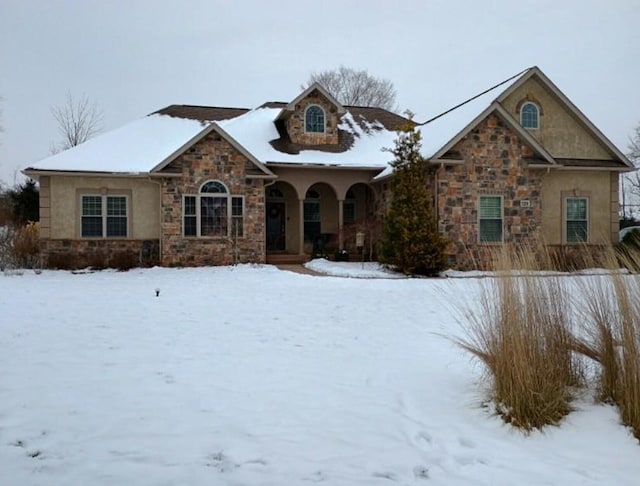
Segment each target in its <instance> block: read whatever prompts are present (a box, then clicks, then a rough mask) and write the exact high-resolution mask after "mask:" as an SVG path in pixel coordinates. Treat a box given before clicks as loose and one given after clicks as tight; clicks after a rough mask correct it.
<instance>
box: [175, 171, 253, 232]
mask: <svg viewBox="0 0 640 486" xmlns="http://www.w3.org/2000/svg"><path fill="white" fill-rule="evenodd" d="M207 182H212V181H207ZM207 182H205V183H204V184H202V185H201V186H200V189H202V188H203V187H204V185H205V184H206V183H207ZM215 182H220V181H215ZM221 184H222V185H224V184H223V183H221ZM224 186H225V188H227V186H226V185H224ZM187 197H194V198H195V199H196V214H195V216H196V234H195V235H185V231H184V230H185V224H184V221H185V216H187V215H186V214H185V198H187ZM202 197H220V198H226V199H227V234H226V235H214V236H202V226H201V224H200V222H201V214H200V199H201V198H202ZM234 198H240V199H241V200H242V236H238V238H244V237H245V234H246V233H245V224H244V223H245V218H246V206H245V197H244V195H240V194H230V193H229V191H228V189H227V192H226V193H222V192H201V193H198V194H183V195H182V221H181V225H182V237H183V238H205V239H216V238H229V237H235V234H233V232H232V228H233V221H234V219H239V218H238V217H237V216H233V199H234ZM189 216H190V217H193V215H189Z"/></svg>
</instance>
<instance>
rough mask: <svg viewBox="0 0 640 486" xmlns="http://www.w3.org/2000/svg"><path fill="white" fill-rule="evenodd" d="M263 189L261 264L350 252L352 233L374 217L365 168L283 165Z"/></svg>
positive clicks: (368, 224)
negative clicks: (263, 252)
mask: <svg viewBox="0 0 640 486" xmlns="http://www.w3.org/2000/svg"><path fill="white" fill-rule="evenodd" d="M278 175H279V178H278V180H277V181H276V182H275V183H273V184H271V185H269V186H267V187H266V188H265V219H266V221H265V228H266V237H265V239H266V241H265V245H266V261H267V263H276V264H284V263H303V262H306V261H308V260H309V259H310V258H313V257H316V256H320V255H324V256H328V257H330V258H333V257H334V256H335V254H336V252H338V251H340V250H346V251H348V252H353V253H355V250H356V247H355V244H356V241H355V235H356V233H357V232H359V231H361V232H364V233H367V232H368V230H369V229H370V227H371V226H372V222H373V221H375V219H376V218H375V214H376V207H377V204H376V199H377V195H376V192H375V190H374V189H373V188H372V186H371V185H370V184H369V181H370V180H371V178H372V175H371V173H370V171H356V170H352V171H345V170H327V169H320V170H309V169H306V170H305V169H298V171H293V170H289V171H288V173H285V174H284V175H285V176H288V177H286V178H285V177H283V176H282V175H281V174H278Z"/></svg>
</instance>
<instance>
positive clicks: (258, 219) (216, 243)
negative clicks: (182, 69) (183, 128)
mask: <svg viewBox="0 0 640 486" xmlns="http://www.w3.org/2000/svg"><path fill="white" fill-rule="evenodd" d="M251 167H252V164H251V162H250V161H249V160H247V158H246V157H245V156H243V155H242V154H241V153H240V152H238V151H237V150H236V149H235V148H233V147H232V146H231V145H230V144H229V143H228V142H227V141H226V140H224V139H223V138H222V137H220V136H219V135H218V134H217V133H215V132H214V133H211V134H210V135H208V136H207V137H205V138H204V139H203V140H201V141H199V142H198V143H197V144H196V145H195V146H193V147H192V148H190V149H189V150H187V152H185V153H184V154H183V155H182V156H180V157H179V158H178V160H176V161H175V162H174V163H172V164H170V165H169V166H168V167H167V168H166V171H167V172H174V173H175V172H176V171H178V170H179V171H180V174H181V177H172V178H166V179H164V180H163V183H162V188H161V197H162V214H161V221H162V223H161V224H162V262H161V263H162V265H165V266H199V265H227V264H232V263H240V262H241V263H246V262H255V263H262V262H264V261H265V248H264V241H265V218H264V210H265V202H264V183H263V181H262V180H261V179H247V178H246V173H247V169H248V168H251ZM209 180H219V181H221V182H223V183H224V184H225V185H226V186H227V188H228V189H229V192H230V193H231V194H232V195H235V196H244V228H243V229H244V236H243V237H240V238H238V241H237V245H236V244H235V243H234V239H233V238H230V237H205V238H197V237H184V236H182V196H183V195H195V194H197V193H198V191H199V189H200V186H201V185H202V184H203V183H204V182H206V181H209Z"/></svg>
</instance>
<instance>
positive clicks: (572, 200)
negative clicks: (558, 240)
mask: <svg viewBox="0 0 640 486" xmlns="http://www.w3.org/2000/svg"><path fill="white" fill-rule="evenodd" d="M565 211H566V214H565V221H566V225H567V243H580V242H586V241H587V237H588V234H589V233H588V227H589V220H588V212H589V206H588V201H587V198H586V197H568V198H567V199H566V200H565Z"/></svg>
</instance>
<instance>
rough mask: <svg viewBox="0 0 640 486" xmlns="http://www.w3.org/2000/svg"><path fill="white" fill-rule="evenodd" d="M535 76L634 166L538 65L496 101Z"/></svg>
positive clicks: (625, 163) (596, 134) (604, 143)
mask: <svg viewBox="0 0 640 486" xmlns="http://www.w3.org/2000/svg"><path fill="white" fill-rule="evenodd" d="M533 76H536V77H537V78H538V80H539V81H540V82H541V83H542V84H543V85H544V86H545V87H546V88H547V89H548V90H549V91H550V92H551V93H553V95H554V96H556V98H557V99H558V100H560V102H561V103H563V104H564V106H565V107H566V108H567V109H568V110H569V112H570V113H571V114H572V115H573V116H575V117H576V118H577V119H578V121H579V122H580V123H582V125H583V126H584V127H586V128H587V130H589V131H590V132H591V133H592V134H593V135H594V136H595V137H596V138H597V139H598V140H599V141H600V143H602V144H603V145H604V146H605V147H606V148H607V149H608V150H609V152H610V153H611V154H613V155H614V156H615V157H617V158H618V159H620V161H621V162H622V163H623V164H624V165H626V166H628V167H633V164H632V163H631V161H630V160H629V159H628V158H627V156H626V155H625V154H623V153H622V152H621V151H620V150H619V149H618V147H616V146H615V145H614V144H613V143H612V142H611V141H610V140H609V139H608V138H607V137H606V136H605V135H604V134H603V133H602V132H601V131H600V130H599V129H598V127H596V126H595V125H594V124H593V122H591V120H589V119H588V118H587V117H586V116H585V114H584V113H582V111H580V109H579V108H578V107H577V106H576V105H574V104H573V102H572V101H571V100H570V99H569V98H568V97H567V95H565V94H564V93H563V92H562V91H561V90H560V88H558V87H557V86H556V85H555V83H554V82H553V81H551V79H549V78H548V77H547V75H546V74H544V72H543V71H542V69H540V68H539V67H538V66H533V67H531V68H529V69H528V72H527V73H526V74H524V76H522V77H520V78H519V79H518V80H517V81H516V82H515V83H513V84H512V85H511V86H509V87H508V88H507V89H505V90H504V91H503V92H502V93H501V94H500V95H499V96H498V97H497V98H496V100H495V101H497V102H498V103H502V102H503V101H504V100H505V99H506V98H507V97H508V96H509V95H511V93H513V92H514V91H515V90H516V89H518V88H519V87H520V86H522V85H523V84H524V83H526V82H527V81H528V80H529V79H531V78H532V77H533Z"/></svg>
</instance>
